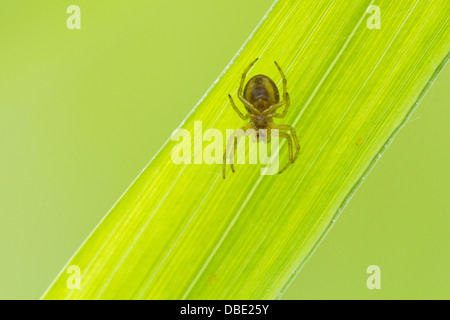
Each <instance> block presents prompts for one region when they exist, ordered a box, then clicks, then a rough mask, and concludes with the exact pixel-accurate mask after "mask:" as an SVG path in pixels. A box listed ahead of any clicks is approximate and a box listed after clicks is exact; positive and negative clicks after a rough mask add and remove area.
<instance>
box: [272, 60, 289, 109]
mask: <svg viewBox="0 0 450 320" xmlns="http://www.w3.org/2000/svg"><path fill="white" fill-rule="evenodd" d="M274 62H275V65H276V66H277V69H278V71H280V74H281V78H282V79H283V100H284V101H286V100H287V97H286V95H287V91H286V85H287V80H286V76H285V75H284V73H283V70H281V68H280V66H279V65H278V63H277V62H276V61H274Z"/></svg>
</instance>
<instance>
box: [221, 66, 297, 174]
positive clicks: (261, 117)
mask: <svg viewBox="0 0 450 320" xmlns="http://www.w3.org/2000/svg"><path fill="white" fill-rule="evenodd" d="M258 59H259V58H256V59H255V60H254V61H253V62H252V63H251V64H250V65H249V66H248V67H247V69H246V70H245V71H244V73H243V74H242V78H241V84H240V86H239V90H238V96H239V100H241V102H242V103H243V104H244V106H245V109H246V110H247V114H246V115H243V114H242V113H241V111H239V109H238V108H237V107H236V105H235V103H234V101H233V98H232V97H231V95H228V97H229V98H230V102H231V105H232V106H233V109H234V110H235V111H236V112H237V114H238V115H239V117H241V119H242V120H246V119H248V118H250V122H249V123H248V124H246V125H245V126H243V127H242V128H241V129H242V130H243V131H246V130H248V129H254V130H255V131H256V136H257V138H259V130H260V129H269V130H267V138H266V142H269V141H270V131H271V130H270V129H278V130H289V131H290V132H291V135H292V138H293V139H294V142H295V147H296V151H295V156H293V155H292V139H291V137H290V136H289V134H287V133H286V132H281V131H280V132H279V136H280V137H283V138H286V139H287V141H288V145H289V161H288V162H287V163H286V165H285V166H284V168H283V169H281V170H280V172H279V173H282V172H283V171H284V170H286V169H287V167H288V166H289V165H290V164H291V163H294V161H295V160H296V159H297V156H298V153H299V151H300V145H299V143H298V139H297V134H296V133H295V130H294V128H293V127H292V126H290V125H283V124H281V125H276V124H275V123H273V121H272V119H273V118H283V117H284V116H286V113H287V110H288V108H289V105H290V102H291V101H290V98H289V94H288V93H287V91H286V83H287V81H286V77H285V75H284V73H283V71H282V70H281V68H280V66H279V65H278V63H277V62H276V61H274V62H275V65H276V66H277V68H278V71H280V74H281V77H282V78H283V101H281V102H280V95H279V93H278V88H277V86H276V85H275V83H274V82H273V81H272V79H270V78H269V77H267V76H265V75H262V74H260V75H257V76H254V77H253V78H251V79H250V80H249V81H248V82H247V84H246V85H245V89H244V90H242V89H243V87H244V82H245V77H246V76H247V73H248V72H249V71H250V69H251V68H252V67H253V65H254V64H255V63H256V61H258ZM283 106H285V108H284V110H283V112H282V113H281V114H279V113H276V112H275V111H276V110H277V109H279V108H281V107H283ZM238 132H239V131H238ZM241 135H242V134H241ZM237 139H238V134H236V132H234V133H233V134H232V135H231V136H230V137H229V138H228V142H227V146H226V149H225V151H224V153H223V167H222V175H223V178H224V179H225V169H226V165H227V164H226V158H227V150H229V147H230V144H231V142H232V141H234V150H236V147H237ZM234 150H233V151H232V152H231V154H230V166H231V171H233V172H234V164H233V162H234V161H233V158H234Z"/></svg>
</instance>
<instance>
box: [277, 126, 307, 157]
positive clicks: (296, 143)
mask: <svg viewBox="0 0 450 320" xmlns="http://www.w3.org/2000/svg"><path fill="white" fill-rule="evenodd" d="M270 127H271V128H272V129H279V130H289V131H290V132H291V135H292V139H293V140H294V143H295V155H294V158H293V159H292V163H294V162H295V160H297V157H298V153H299V152H300V144H299V143H298V139H297V133H296V132H295V130H294V128H293V127H292V126H290V125H288V124H280V125H277V124H274V123H272V124H271V125H270Z"/></svg>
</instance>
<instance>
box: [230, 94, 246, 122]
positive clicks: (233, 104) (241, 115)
mask: <svg viewBox="0 0 450 320" xmlns="http://www.w3.org/2000/svg"><path fill="white" fill-rule="evenodd" d="M228 98H230V102H231V105H232V107H233V109H234V111H236V112H237V114H238V115H239V117H241V119H242V120H246V119H248V114H246V115H245V116H244V115H243V114H242V112H241V111H239V109H238V107H237V106H236V104H235V103H234V101H233V98H232V97H231V95H228Z"/></svg>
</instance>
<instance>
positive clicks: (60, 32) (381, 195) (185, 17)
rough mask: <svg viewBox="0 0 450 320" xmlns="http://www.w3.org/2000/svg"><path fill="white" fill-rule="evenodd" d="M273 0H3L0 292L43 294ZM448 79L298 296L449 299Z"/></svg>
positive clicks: (353, 206)
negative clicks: (77, 16)
mask: <svg viewBox="0 0 450 320" xmlns="http://www.w3.org/2000/svg"><path fill="white" fill-rule="evenodd" d="M71 4H76V5H78V6H80V8H81V30H68V29H67V27H66V19H67V17H68V14H67V13H66V9H67V7H68V6H69V5H71ZM271 4H272V0H246V1H238V0H226V1H222V0H221V1H211V0H195V1H194V0H188V1H186V0H184V1H181V0H173V1H144V0H139V1H137V0H135V1H95V2H94V1H87V0H77V1H75V2H68V1H57V2H56V1H50V0H40V1H33V2H31V1H23V0H22V1H17V0H3V1H2V2H1V4H0V299H38V298H39V297H40V296H41V294H42V293H43V292H44V291H45V290H46V289H47V287H48V286H49V285H50V283H51V282H52V281H53V279H54V278H55V276H56V275H57V274H58V273H59V271H60V270H61V268H62V267H63V266H64V264H65V263H66V262H67V261H68V259H69V258H70V257H71V256H72V254H73V253H74V252H75V250H77V248H78V247H79V246H80V245H81V243H82V242H83V241H84V240H85V238H86V237H87V236H88V235H89V233H90V232H91V231H92V229H93V228H94V227H95V226H96V224H97V223H98V222H99V221H100V219H101V218H102V217H103V216H104V215H105V213H106V212H107V211H108V210H109V209H110V207H111V206H112V205H113V204H114V203H115V201H116V200H117V199H118V198H119V197H120V195H121V194H122V193H123V191H124V190H125V189H126V188H127V187H128V185H129V184H130V183H131V182H132V181H133V180H134V178H135V177H136V176H137V175H138V174H139V173H140V171H141V170H142V169H143V168H144V166H145V165H146V164H147V163H148V161H149V160H150V159H151V158H152V156H153V155H154V154H155V153H156V152H157V150H158V149H159V148H160V147H161V146H162V144H163V143H164V142H165V141H166V140H167V139H168V137H169V136H170V134H171V133H172V132H173V130H174V129H175V128H176V127H177V126H178V125H179V124H180V122H181V121H182V120H183V119H184V118H185V117H186V115H187V114H188V113H189V111H190V110H191V109H192V108H193V107H194V105H195V104H196V103H197V101H198V100H199V99H200V98H201V97H202V95H203V94H204V93H205V92H206V90H207V89H208V88H209V87H210V86H211V84H212V83H213V82H214V80H215V79H216V78H217V77H218V75H219V74H220V73H221V72H222V70H223V69H224V68H225V67H226V65H227V64H228V63H229V61H230V60H231V59H232V57H233V56H234V55H235V54H236V52H237V51H238V50H239V48H240V47H241V46H242V44H243V43H244V41H245V40H246V39H247V37H248V36H249V35H250V33H251V32H252V30H253V29H254V28H255V26H256V25H257V23H258V22H259V21H260V19H261V18H262V17H263V15H264V14H265V12H266V11H267V10H268V9H269V7H270V6H271ZM381 19H383V16H382V17H381ZM382 31H383V29H381V30H379V31H375V30H374V32H382ZM318 49H320V48H318ZM287 76H288V80H289V75H287ZM449 82H450V67H449V66H447V67H446V68H445V69H444V71H443V72H442V73H441V75H440V76H439V77H438V79H437V80H436V82H435V84H434V86H433V87H432V88H431V90H430V91H429V92H428V94H427V95H426V97H425V99H424V100H423V102H422V103H421V105H420V107H419V108H418V110H417V111H416V112H415V113H414V115H413V117H412V119H411V121H410V122H409V123H408V124H407V125H406V127H405V128H404V129H403V130H402V131H401V132H400V134H399V135H398V136H397V138H396V139H395V141H394V143H393V144H392V145H391V147H390V148H389V149H388V151H387V152H386V153H385V154H384V156H383V157H382V158H381V160H380V161H379V163H378V165H377V166H376V167H375V169H374V170H373V171H372V173H371V174H370V175H369V177H368V179H367V180H366V181H365V183H364V184H363V185H362V187H361V188H360V189H359V190H358V192H357V193H356V194H355V196H354V197H353V199H352V201H350V203H349V205H348V207H347V208H346V210H345V211H344V213H343V214H342V215H341V217H340V218H339V219H338V221H337V223H336V224H335V226H334V227H333V229H332V230H331V231H330V233H329V234H328V236H327V237H326V238H325V240H324V241H323V242H322V244H321V245H320V246H319V248H318V249H317V251H316V252H315V254H314V255H313V256H312V257H311V259H310V260H309V261H308V263H307V264H306V265H305V267H304V268H303V270H302V272H301V273H300V274H299V276H298V277H297V279H296V280H295V281H294V283H293V284H292V286H291V287H290V288H289V290H288V291H287V292H286V294H285V296H284V298H285V299H313V298H314V299H315V298H327V299H348V298H360V299H403V298H437V299H442V298H446V299H449V298H450V289H449V288H450V273H449V272H448V271H449V266H450V234H449V230H450V215H449V209H448V208H449V205H450V198H449V191H450V188H449V186H450V183H449V178H450V172H449V166H448V164H449V162H450V153H449V142H448V141H449V140H450V129H449V119H450V109H449V98H450V93H449V90H448V89H449V86H448V85H449ZM236 85H238V79H236ZM299 135H300V136H301V132H299ZM217 170H218V171H220V168H219V167H218V168H217ZM373 264H375V265H378V266H380V268H381V290H369V289H367V287H366V280H367V277H368V276H369V275H368V274H367V273H366V268H367V267H368V266H369V265H373Z"/></svg>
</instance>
